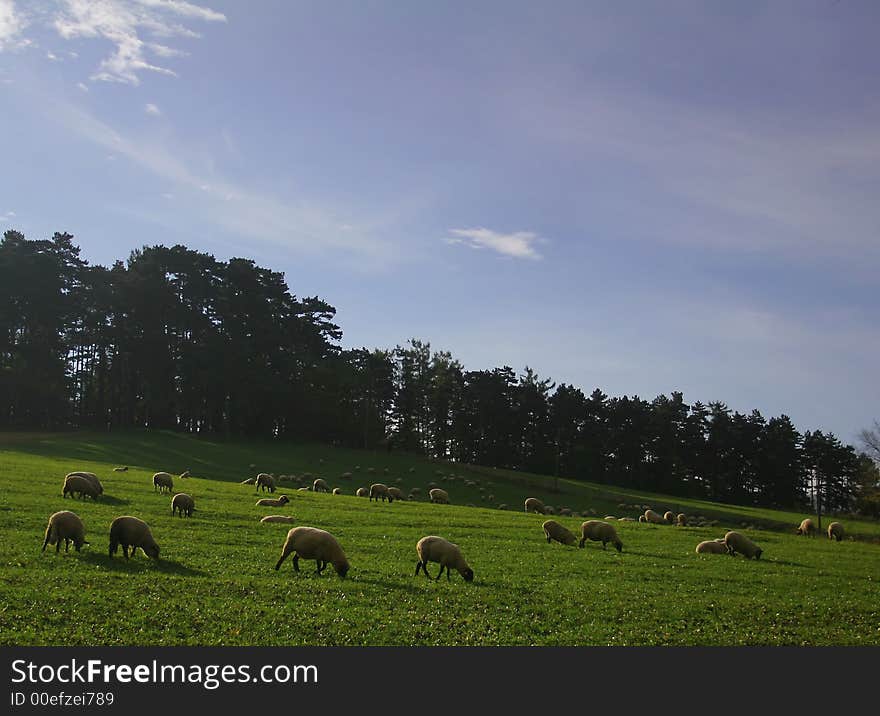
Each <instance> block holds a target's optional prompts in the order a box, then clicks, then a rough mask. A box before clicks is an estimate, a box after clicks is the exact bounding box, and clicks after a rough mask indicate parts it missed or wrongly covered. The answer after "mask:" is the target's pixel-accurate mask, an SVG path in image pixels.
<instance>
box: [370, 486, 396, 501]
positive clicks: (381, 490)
mask: <svg viewBox="0 0 880 716" xmlns="http://www.w3.org/2000/svg"><path fill="white" fill-rule="evenodd" d="M374 498H375V500H376V502H378V501H379V500H380V499H381V500H382V502H385V500H388V502H394V498H393V497H392V496H391V495H390V494H388V485H385V484H384V483H381V482H374V483H373V484H372V485H370V502H372V501H373V499H374Z"/></svg>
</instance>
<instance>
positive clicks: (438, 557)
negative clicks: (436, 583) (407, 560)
mask: <svg viewBox="0 0 880 716" xmlns="http://www.w3.org/2000/svg"><path fill="white" fill-rule="evenodd" d="M416 552H417V553H418V555H419V561H418V562H417V563H416V576H418V574H419V570H424V572H425V576H426V577H430V576H431V575H430V574H428V562H438V563H439V564H440V571H439V572H438V573H437V576H436V577H435V579H440V576H441V575H442V574H443V570H444V569H445V570H446V579H447V580H449V570H450V568H452V569H455V570H456V571H457V572H458V573H459V574H460V575H461V576H462V577H464V581H466V582H472V581H473V579H474V570H472V569H471V568H470V566H469V565H468V563H467V562H466V561H465V559H464V557H463V556H462V554H461V549H460V548H459V546H458V545H457V544H453V543H452V542H450V541H449V540H447V539H444V538H443V537H437V536H436V535H430V536H428V537H422V538H421V539H420V540H419V541H418V543H417V544H416Z"/></svg>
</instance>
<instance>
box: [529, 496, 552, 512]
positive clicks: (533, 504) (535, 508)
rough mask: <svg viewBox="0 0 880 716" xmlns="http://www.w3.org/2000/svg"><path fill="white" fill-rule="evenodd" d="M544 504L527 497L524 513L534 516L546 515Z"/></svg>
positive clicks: (534, 498)
mask: <svg viewBox="0 0 880 716" xmlns="http://www.w3.org/2000/svg"><path fill="white" fill-rule="evenodd" d="M545 509H546V508H545V507H544V503H543V502H541V501H540V500H539V499H538V498H537V497H527V498H526V501H525V510H526V512H534V513H535V514H536V515H544V514H547V513H546V512H545Z"/></svg>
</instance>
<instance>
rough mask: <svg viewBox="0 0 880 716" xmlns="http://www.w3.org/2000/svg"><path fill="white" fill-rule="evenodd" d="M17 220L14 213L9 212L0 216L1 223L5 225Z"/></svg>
mask: <svg viewBox="0 0 880 716" xmlns="http://www.w3.org/2000/svg"><path fill="white" fill-rule="evenodd" d="M14 218H15V212H14V211H7V212H6V213H5V214H0V222H2V223H4V224H8V223H10V222H11V221H12V219H14Z"/></svg>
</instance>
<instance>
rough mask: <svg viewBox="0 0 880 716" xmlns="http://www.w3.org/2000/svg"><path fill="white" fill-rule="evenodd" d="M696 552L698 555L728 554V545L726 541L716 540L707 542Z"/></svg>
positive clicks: (701, 544)
mask: <svg viewBox="0 0 880 716" xmlns="http://www.w3.org/2000/svg"><path fill="white" fill-rule="evenodd" d="M694 552H696V553H697V554H727V553H728V552H727V545H726V544H724V540H723V539H721V538H719V539H715V540H711V539H710V540H706V541H705V542H700V544H698V545H697V547H696V549H694Z"/></svg>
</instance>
